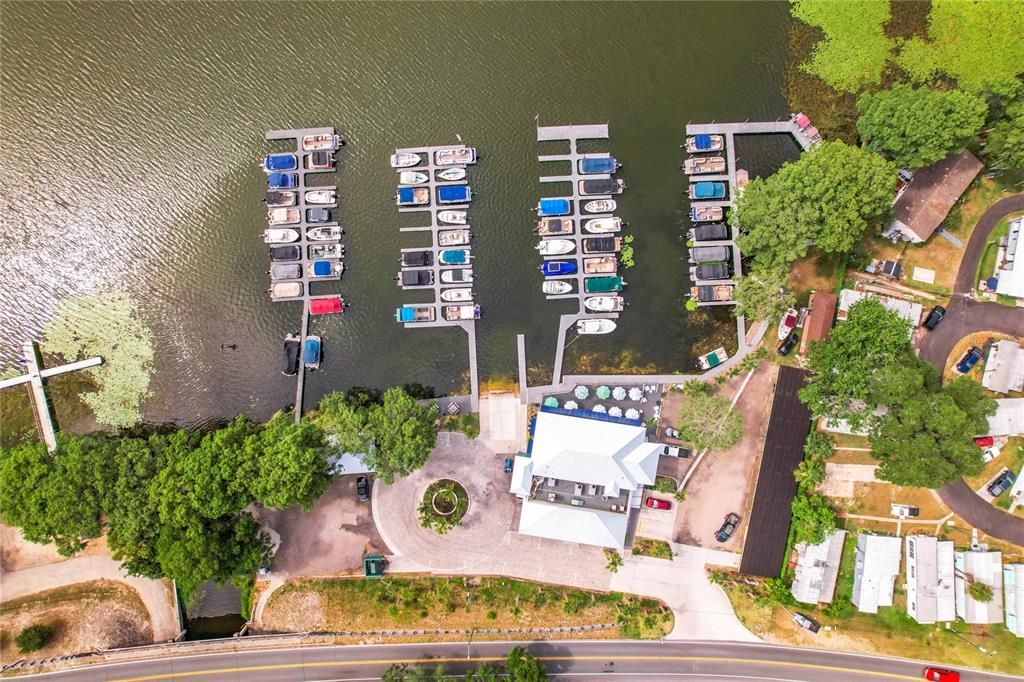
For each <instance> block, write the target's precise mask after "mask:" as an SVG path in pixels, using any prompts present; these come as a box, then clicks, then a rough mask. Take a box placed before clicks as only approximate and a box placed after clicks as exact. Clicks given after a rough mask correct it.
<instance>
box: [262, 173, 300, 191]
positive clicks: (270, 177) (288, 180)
mask: <svg viewBox="0 0 1024 682" xmlns="http://www.w3.org/2000/svg"><path fill="white" fill-rule="evenodd" d="M298 186H299V174H298V173H267V187H268V188H269V189H292V188H293V187H298Z"/></svg>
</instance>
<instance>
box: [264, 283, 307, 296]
mask: <svg viewBox="0 0 1024 682" xmlns="http://www.w3.org/2000/svg"><path fill="white" fill-rule="evenodd" d="M270 295H271V296H273V297H274V298H298V297H299V296H302V282H274V283H273V284H271V285H270Z"/></svg>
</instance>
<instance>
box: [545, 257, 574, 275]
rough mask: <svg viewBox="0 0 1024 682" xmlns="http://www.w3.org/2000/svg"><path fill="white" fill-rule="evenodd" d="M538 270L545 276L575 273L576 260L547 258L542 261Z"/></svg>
mask: <svg viewBox="0 0 1024 682" xmlns="http://www.w3.org/2000/svg"><path fill="white" fill-rule="evenodd" d="M540 271H541V272H542V273H544V276H545V277H558V276H560V275H574V274H576V261H572V260H549V261H544V263H542V264H541V266H540Z"/></svg>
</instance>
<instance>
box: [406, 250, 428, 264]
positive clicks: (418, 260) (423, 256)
mask: <svg viewBox="0 0 1024 682" xmlns="http://www.w3.org/2000/svg"><path fill="white" fill-rule="evenodd" d="M402 263H404V264H405V265H407V266H409V265H411V266H416V265H430V252H429V251H406V252H405V253H403V254H402Z"/></svg>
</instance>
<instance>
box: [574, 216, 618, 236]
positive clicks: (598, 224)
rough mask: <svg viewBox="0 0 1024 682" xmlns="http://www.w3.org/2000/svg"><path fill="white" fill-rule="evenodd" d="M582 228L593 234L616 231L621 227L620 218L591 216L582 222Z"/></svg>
mask: <svg viewBox="0 0 1024 682" xmlns="http://www.w3.org/2000/svg"><path fill="white" fill-rule="evenodd" d="M583 229H584V230H586V231H587V232H591V233H594V234H601V233H603V232H618V231H619V230H621V229H622V218H592V219H590V220H588V221H587V222H585V223H583Z"/></svg>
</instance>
